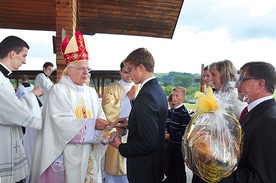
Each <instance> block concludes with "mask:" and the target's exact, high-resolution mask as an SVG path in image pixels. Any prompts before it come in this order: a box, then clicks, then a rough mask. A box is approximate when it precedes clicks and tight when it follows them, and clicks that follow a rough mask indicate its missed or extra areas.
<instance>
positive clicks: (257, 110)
mask: <svg viewBox="0 0 276 183" xmlns="http://www.w3.org/2000/svg"><path fill="white" fill-rule="evenodd" d="M241 125H242V129H243V131H244V144H243V153H242V156H241V159H240V162H239V165H238V168H237V169H236V171H235V172H234V173H233V174H232V175H230V176H229V177H228V178H226V179H224V180H223V181H221V182H223V183H226V182H231V183H232V182H239V183H247V182H248V183H257V182H266V183H268V182H269V183H275V182H276V143H275V139H276V104H275V100H274V99H270V100H267V101H264V102H262V103H260V104H259V105H257V106H256V107H254V108H253V109H252V110H251V111H250V112H249V113H248V114H247V115H246V116H245V117H244V118H243V120H242V121H241Z"/></svg>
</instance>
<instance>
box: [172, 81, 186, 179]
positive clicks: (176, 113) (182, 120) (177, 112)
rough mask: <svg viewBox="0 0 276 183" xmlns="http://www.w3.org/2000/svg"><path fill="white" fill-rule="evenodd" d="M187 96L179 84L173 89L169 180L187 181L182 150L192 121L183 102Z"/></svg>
mask: <svg viewBox="0 0 276 183" xmlns="http://www.w3.org/2000/svg"><path fill="white" fill-rule="evenodd" d="M185 97H186V90H185V88H184V87H182V86H177V87H175V88H174V89H173V90H172V102H173V104H174V108H173V110H172V112H171V120H170V122H169V125H168V129H167V130H168V133H169V135H170V137H169V143H168V144H169V148H168V165H167V172H168V182H169V183H180V182H181V183H186V171H185V163H184V158H183V155H182V151H181V143H182V136H183V135H184V132H185V129H186V127H187V125H188V123H189V122H190V119H191V117H190V115H189V111H188V110H187V109H186V107H185V106H184V104H183V103H182V102H183V101H184V100H185Z"/></svg>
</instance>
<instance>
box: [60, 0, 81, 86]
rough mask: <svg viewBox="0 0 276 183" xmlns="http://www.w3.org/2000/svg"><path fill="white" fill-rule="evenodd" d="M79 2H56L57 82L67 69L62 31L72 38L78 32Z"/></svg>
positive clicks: (69, 0) (62, 0) (68, 0)
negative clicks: (63, 52) (62, 47)
mask: <svg viewBox="0 0 276 183" xmlns="http://www.w3.org/2000/svg"><path fill="white" fill-rule="evenodd" d="M76 15H77V0H56V38H55V43H56V47H55V49H56V50H55V51H56V63H57V75H56V81H58V80H59V78H60V77H61V74H62V72H63V70H64V69H65V67H66V63H65V60H64V58H63V55H62V52H61V42H62V41H63V40H62V30H63V29H64V32H63V33H64V34H65V37H68V38H71V37H72V36H73V34H74V33H75V31H76V18H77V17H76Z"/></svg>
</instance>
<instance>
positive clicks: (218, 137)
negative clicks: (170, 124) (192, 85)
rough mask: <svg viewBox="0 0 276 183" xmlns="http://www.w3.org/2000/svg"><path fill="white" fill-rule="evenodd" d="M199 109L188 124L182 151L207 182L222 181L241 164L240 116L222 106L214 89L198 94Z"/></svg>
mask: <svg viewBox="0 0 276 183" xmlns="http://www.w3.org/2000/svg"><path fill="white" fill-rule="evenodd" d="M196 97H197V102H198V111H197V113H196V114H195V115H194V117H193V118H192V119H191V121H190V123H189V125H188V126H187V128H186V131H185V134H184V136H183V140H182V152H183V155H184V156H185V161H186V164H187V166H188V167H189V168H190V169H191V170H192V171H193V173H195V174H196V175H198V176H199V177H201V178H202V179H203V180H204V181H205V182H219V181H220V180H221V179H223V178H225V177H227V176H229V175H230V174H231V173H232V172H233V171H234V170H235V168H236V167H237V164H238V161H239V159H240V156H241V151H242V150H241V147H242V130H241V126H240V124H239V122H238V120H237V119H236V118H235V117H234V116H232V115H229V113H227V112H226V110H224V109H225V108H224V107H223V108H220V107H219V105H218V103H220V102H222V103H223V105H222V106H225V105H227V104H226V103H225V101H223V99H221V98H220V101H219V102H217V99H216V98H215V97H214V94H213V91H212V90H210V89H209V90H208V93H207V95H205V94H197V96H196Z"/></svg>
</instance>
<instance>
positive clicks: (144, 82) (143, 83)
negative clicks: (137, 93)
mask: <svg viewBox="0 0 276 183" xmlns="http://www.w3.org/2000/svg"><path fill="white" fill-rule="evenodd" d="M154 78H155V77H154V76H152V77H149V78H148V79H146V80H145V81H143V82H142V84H141V88H142V87H143V86H144V85H145V84H146V83H147V82H148V81H149V80H152V79H154Z"/></svg>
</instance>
